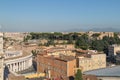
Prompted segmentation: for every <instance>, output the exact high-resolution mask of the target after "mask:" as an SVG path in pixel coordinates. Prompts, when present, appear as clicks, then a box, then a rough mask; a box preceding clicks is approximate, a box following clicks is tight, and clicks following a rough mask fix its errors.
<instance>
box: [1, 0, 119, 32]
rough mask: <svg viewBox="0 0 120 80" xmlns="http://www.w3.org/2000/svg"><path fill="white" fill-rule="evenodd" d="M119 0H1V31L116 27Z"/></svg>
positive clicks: (45, 30) (47, 30)
mask: <svg viewBox="0 0 120 80" xmlns="http://www.w3.org/2000/svg"><path fill="white" fill-rule="evenodd" d="M119 3H120V1H119V0H99V1H96V0H74V1H73V0H64V1H62V0H19V1H18V0H17V1H16V0H1V1H0V27H2V29H1V31H6V32H7V31H10V32H11V31H13V32H17V31H18V32H26V31H27V32H49V31H65V30H71V29H82V30H89V29H94V28H99V27H100V28H115V29H118V28H119V26H120V23H119V21H120V15H119V14H120V11H119V8H120V5H119Z"/></svg>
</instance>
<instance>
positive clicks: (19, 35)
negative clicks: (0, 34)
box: [4, 32, 29, 41]
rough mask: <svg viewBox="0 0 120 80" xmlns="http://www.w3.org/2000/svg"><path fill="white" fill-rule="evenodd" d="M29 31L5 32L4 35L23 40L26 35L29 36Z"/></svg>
mask: <svg viewBox="0 0 120 80" xmlns="http://www.w3.org/2000/svg"><path fill="white" fill-rule="evenodd" d="M28 34H29V33H20V32H4V37H6V38H10V39H15V40H22V41H23V39H24V37H25V36H27V35H28Z"/></svg>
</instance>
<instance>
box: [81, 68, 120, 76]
mask: <svg viewBox="0 0 120 80" xmlns="http://www.w3.org/2000/svg"><path fill="white" fill-rule="evenodd" d="M83 74H86V75H96V76H101V77H120V66H113V67H108V68H102V69H96V70H91V71H86V72H84V73H83Z"/></svg>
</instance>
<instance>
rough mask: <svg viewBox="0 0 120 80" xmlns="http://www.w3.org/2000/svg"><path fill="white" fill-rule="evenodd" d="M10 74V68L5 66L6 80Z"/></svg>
mask: <svg viewBox="0 0 120 80" xmlns="http://www.w3.org/2000/svg"><path fill="white" fill-rule="evenodd" d="M9 73H10V72H9V69H8V67H7V66H5V68H4V80H7V78H8V75H9Z"/></svg>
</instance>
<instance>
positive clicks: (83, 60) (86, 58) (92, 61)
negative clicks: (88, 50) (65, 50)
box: [77, 53, 106, 72]
mask: <svg viewBox="0 0 120 80" xmlns="http://www.w3.org/2000/svg"><path fill="white" fill-rule="evenodd" d="M77 67H78V68H81V70H82V71H83V72H84V71H89V70H94V69H99V68H105V67H106V55H105V54H102V53H97V54H83V55H80V56H77Z"/></svg>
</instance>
